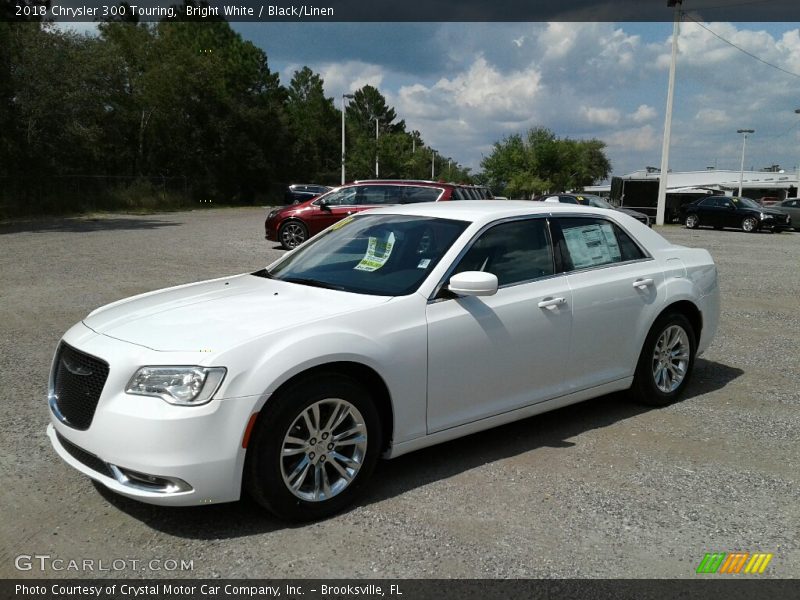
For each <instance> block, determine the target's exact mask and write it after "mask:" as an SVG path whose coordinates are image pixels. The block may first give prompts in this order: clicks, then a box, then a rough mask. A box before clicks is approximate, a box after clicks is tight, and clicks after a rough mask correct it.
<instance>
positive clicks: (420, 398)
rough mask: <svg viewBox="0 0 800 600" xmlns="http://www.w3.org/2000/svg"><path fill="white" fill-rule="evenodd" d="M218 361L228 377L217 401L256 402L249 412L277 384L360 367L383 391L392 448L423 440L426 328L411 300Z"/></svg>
mask: <svg viewBox="0 0 800 600" xmlns="http://www.w3.org/2000/svg"><path fill="white" fill-rule="evenodd" d="M272 338H274V339H272ZM218 359H219V362H220V364H224V365H226V366H228V371H229V372H228V376H229V378H230V379H229V381H228V382H227V385H226V387H225V397H226V398H237V397H247V396H260V398H261V399H260V401H259V403H258V404H257V406H256V407H255V410H260V409H261V408H262V407H263V406H264V405H265V404H266V402H268V401H269V398H270V397H271V395H272V394H274V392H275V391H276V390H277V389H278V388H279V387H280V386H281V385H282V384H284V383H286V382H287V381H289V380H290V379H291V378H293V377H295V376H297V375H299V374H301V373H303V372H305V371H308V370H309V369H313V368H315V367H320V366H323V365H326V364H330V363H335V362H353V363H358V364H362V365H364V366H366V367H369V368H370V369H372V370H373V371H375V372H376V373H377V374H378V376H380V377H381V379H382V380H383V381H384V383H385V384H386V387H387V389H388V390H389V396H390V401H391V404H392V412H393V414H394V426H395V431H394V435H393V439H394V441H395V442H401V441H408V440H410V439H413V438H415V437H419V436H421V435H424V434H425V415H426V402H427V392H426V387H427V362H428V354H427V325H426V323H425V299H424V298H422V297H421V296H418V295H416V294H414V295H412V296H406V297H403V298H396V299H392V300H391V301H389V302H386V303H384V304H381V305H378V306H375V307H372V308H370V309H368V310H365V311H359V312H357V313H353V314H348V315H340V316H338V317H334V318H331V319H330V320H325V321H317V322H313V323H309V324H308V325H306V326H303V327H298V328H294V329H291V330H284V331H281V332H279V333H277V334H270V335H267V336H263V337H261V338H259V339H256V340H252V341H250V342H248V343H246V344H243V345H242V346H240V347H238V348H234V349H231V350H228V351H226V352H224V353H223V354H221V355H220V356H219V357H218Z"/></svg>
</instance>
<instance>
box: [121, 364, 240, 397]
mask: <svg viewBox="0 0 800 600" xmlns="http://www.w3.org/2000/svg"><path fill="white" fill-rule="evenodd" d="M225 373H226V369H225V368H224V367H142V368H141V369H139V370H138V371H136V373H135V374H134V376H133V377H131V380H130V381H129V382H128V385H127V387H126V388H125V392H126V393H128V394H136V395H138V396H155V397H156V398H161V399H162V400H165V401H167V402H169V403H170V404H179V405H182V406H197V405H199V404H205V403H206V402H208V401H209V400H211V397H212V396H213V395H214V392H216V391H217V389H218V388H219V385H220V384H221V383H222V380H223V378H224V377H225Z"/></svg>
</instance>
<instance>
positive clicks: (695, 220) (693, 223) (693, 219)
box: [685, 213, 700, 229]
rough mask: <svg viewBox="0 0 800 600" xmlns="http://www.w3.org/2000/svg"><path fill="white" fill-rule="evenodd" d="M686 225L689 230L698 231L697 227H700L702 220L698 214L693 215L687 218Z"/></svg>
mask: <svg viewBox="0 0 800 600" xmlns="http://www.w3.org/2000/svg"><path fill="white" fill-rule="evenodd" d="M685 223H686V227H687V228H689V229H697V227H698V226H699V225H700V218H699V217H698V216H697V215H696V214H694V213H692V214H690V215H687V216H686V221H685Z"/></svg>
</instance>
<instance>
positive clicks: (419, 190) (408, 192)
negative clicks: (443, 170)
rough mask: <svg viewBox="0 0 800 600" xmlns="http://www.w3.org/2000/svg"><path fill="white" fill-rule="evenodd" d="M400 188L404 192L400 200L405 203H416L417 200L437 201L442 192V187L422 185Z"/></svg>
mask: <svg viewBox="0 0 800 600" xmlns="http://www.w3.org/2000/svg"><path fill="white" fill-rule="evenodd" d="M399 189H401V190H402V192H403V194H402V197H401V199H400V202H402V203H403V204H415V203H417V202H436V200H438V199H439V196H440V195H441V193H442V189H441V188H434V187H422V186H411V185H408V186H403V187H400V188H399Z"/></svg>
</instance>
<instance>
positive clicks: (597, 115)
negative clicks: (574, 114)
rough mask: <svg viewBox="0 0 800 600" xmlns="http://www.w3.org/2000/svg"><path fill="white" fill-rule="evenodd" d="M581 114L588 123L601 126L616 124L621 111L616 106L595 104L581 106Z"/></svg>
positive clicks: (620, 116)
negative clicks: (602, 106)
mask: <svg viewBox="0 0 800 600" xmlns="http://www.w3.org/2000/svg"><path fill="white" fill-rule="evenodd" d="M581 115H582V116H583V118H584V119H585V120H586V122H587V123H589V125H600V126H603V127H610V126H613V125H618V124H619V122H620V119H621V118H622V115H621V113H620V112H619V110H617V109H616V108H600V107H596V106H582V107H581Z"/></svg>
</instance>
